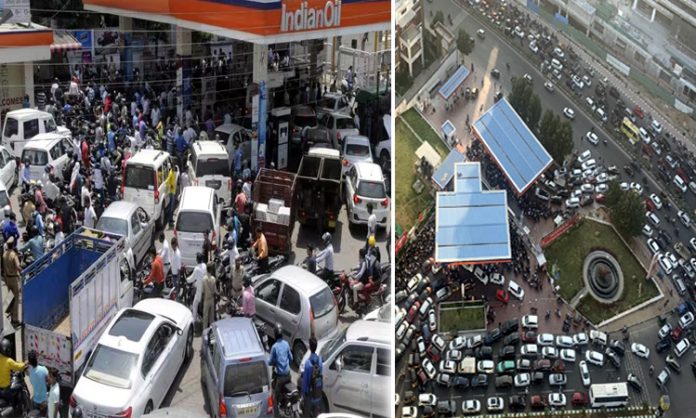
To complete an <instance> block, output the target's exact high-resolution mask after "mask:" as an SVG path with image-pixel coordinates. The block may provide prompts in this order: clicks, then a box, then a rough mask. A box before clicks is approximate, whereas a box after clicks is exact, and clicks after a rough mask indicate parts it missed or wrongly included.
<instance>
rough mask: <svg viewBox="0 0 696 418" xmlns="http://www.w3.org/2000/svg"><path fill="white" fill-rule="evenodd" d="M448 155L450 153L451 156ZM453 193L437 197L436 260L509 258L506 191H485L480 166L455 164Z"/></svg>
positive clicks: (466, 260) (469, 260) (489, 260)
mask: <svg viewBox="0 0 696 418" xmlns="http://www.w3.org/2000/svg"><path fill="white" fill-rule="evenodd" d="M448 158H449V156H448ZM454 171H455V184H454V192H440V193H438V194H437V199H436V216H435V261H437V262H441V263H466V262H493V261H507V260H510V258H511V257H512V252H511V249H510V229H509V227H508V210H507V194H506V192H505V191H504V190H495V191H483V189H482V186H481V165H480V163H478V162H475V163H456V164H454Z"/></svg>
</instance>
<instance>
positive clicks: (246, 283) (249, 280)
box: [242, 275, 251, 287]
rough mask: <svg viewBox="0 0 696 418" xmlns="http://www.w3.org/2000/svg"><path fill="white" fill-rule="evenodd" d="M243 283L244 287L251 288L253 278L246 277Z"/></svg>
mask: <svg viewBox="0 0 696 418" xmlns="http://www.w3.org/2000/svg"><path fill="white" fill-rule="evenodd" d="M242 283H243V284H244V287H249V286H251V277H249V275H245V276H244V281H243V282H242Z"/></svg>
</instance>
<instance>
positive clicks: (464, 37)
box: [457, 29, 475, 55]
mask: <svg viewBox="0 0 696 418" xmlns="http://www.w3.org/2000/svg"><path fill="white" fill-rule="evenodd" d="M474 43H475V42H474V39H473V38H472V37H471V36H469V34H468V33H467V32H466V31H465V30H464V29H459V35H458V36H457V49H459V51H460V52H461V53H462V54H464V55H469V54H471V51H473V50H474Z"/></svg>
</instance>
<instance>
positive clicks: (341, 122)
mask: <svg viewBox="0 0 696 418" xmlns="http://www.w3.org/2000/svg"><path fill="white" fill-rule="evenodd" d="M336 129H356V127H355V121H354V120H353V119H351V118H338V119H336Z"/></svg>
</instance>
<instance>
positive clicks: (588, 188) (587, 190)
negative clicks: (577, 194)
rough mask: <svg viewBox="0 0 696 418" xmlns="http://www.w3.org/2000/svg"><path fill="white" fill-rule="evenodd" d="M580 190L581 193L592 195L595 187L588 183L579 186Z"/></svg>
mask: <svg viewBox="0 0 696 418" xmlns="http://www.w3.org/2000/svg"><path fill="white" fill-rule="evenodd" d="M580 190H582V192H583V193H586V194H592V193H594V190H595V187H594V186H593V185H591V184H589V183H584V184H583V185H582V186H580Z"/></svg>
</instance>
